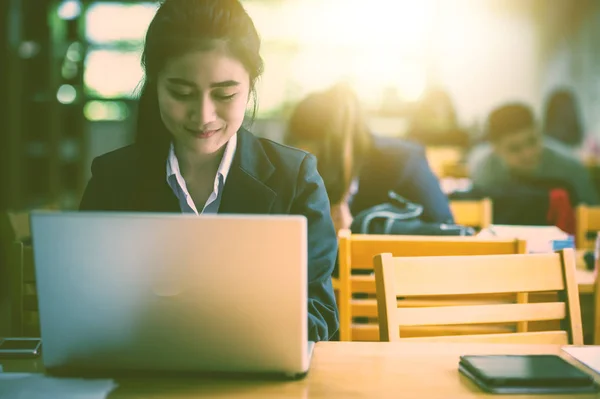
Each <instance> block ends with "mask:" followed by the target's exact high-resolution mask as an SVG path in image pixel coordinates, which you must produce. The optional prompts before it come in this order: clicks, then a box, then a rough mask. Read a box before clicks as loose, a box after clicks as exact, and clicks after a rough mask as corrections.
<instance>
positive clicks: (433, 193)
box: [397, 151, 454, 223]
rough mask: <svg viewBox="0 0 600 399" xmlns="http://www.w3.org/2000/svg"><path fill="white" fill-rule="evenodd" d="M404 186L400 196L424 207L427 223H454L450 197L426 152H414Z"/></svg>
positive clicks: (423, 217)
mask: <svg viewBox="0 0 600 399" xmlns="http://www.w3.org/2000/svg"><path fill="white" fill-rule="evenodd" d="M403 177H404V178H403V184H401V186H400V187H398V188H397V192H398V194H400V195H402V196H405V197H406V198H407V199H409V200H410V201H413V202H415V203H417V204H421V205H422V206H423V215H422V219H423V220H424V221H426V222H437V223H453V222H454V217H453V215H452V211H451V210H450V204H449V203H448V196H447V195H446V194H444V192H443V191H442V188H441V187H440V182H439V180H438V178H437V176H435V175H434V174H433V171H432V170H431V168H430V167H429V163H428V162H427V157H426V156H425V152H424V151H414V152H413V153H412V154H411V155H410V160H409V161H408V162H407V164H406V170H405V171H404V173H403Z"/></svg>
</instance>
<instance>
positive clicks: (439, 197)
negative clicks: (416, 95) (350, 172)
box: [350, 136, 454, 223]
mask: <svg viewBox="0 0 600 399" xmlns="http://www.w3.org/2000/svg"><path fill="white" fill-rule="evenodd" d="M390 190H394V191H395V192H397V193H398V194H400V195H401V196H403V197H404V198H406V199H408V200H409V201H411V202H415V203H418V204H421V205H422V206H423V215H422V216H421V218H422V219H423V220H424V221H427V222H437V223H452V222H453V220H454V218H453V216H452V212H451V211H450V205H449V204H448V197H447V196H446V195H445V194H444V193H443V191H442V189H441V188H440V182H439V180H438V178H437V177H436V176H435V175H434V174H433V172H432V171H431V168H430V167H429V163H428V162H427V157H426V156H425V150H424V149H423V147H422V146H421V145H419V144H416V143H411V142H409V141H405V140H401V139H396V138H387V137H377V136H374V137H373V147H372V149H371V152H370V153H369V154H368V155H367V156H366V159H365V163H364V165H363V167H362V169H361V171H360V175H359V181H358V192H357V193H356V194H355V196H354V198H353V200H352V205H351V207H350V210H351V212H352V214H353V215H356V214H358V213H359V212H361V211H363V210H365V209H368V208H370V207H372V206H375V205H379V204H382V203H385V202H389V200H388V191H390Z"/></svg>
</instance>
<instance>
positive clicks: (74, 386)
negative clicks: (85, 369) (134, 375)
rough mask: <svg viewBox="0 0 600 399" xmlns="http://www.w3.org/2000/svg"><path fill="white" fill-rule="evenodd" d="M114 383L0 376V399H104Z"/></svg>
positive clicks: (37, 376)
mask: <svg viewBox="0 0 600 399" xmlns="http://www.w3.org/2000/svg"><path fill="white" fill-rule="evenodd" d="M116 387H117V384H116V383H115V382H114V381H113V380H110V379H79V378H54V377H48V376H45V375H43V374H39V373H35V374H34V373H0V399H5V398H7V399H8V398H10V399H21V398H27V399H50V398H52V399H54V398H64V399H75V398H85V399H105V398H106V397H107V396H108V395H109V394H110V393H111V392H112V391H113V390H114V389H115V388H116Z"/></svg>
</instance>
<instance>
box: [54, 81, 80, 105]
mask: <svg viewBox="0 0 600 399" xmlns="http://www.w3.org/2000/svg"><path fill="white" fill-rule="evenodd" d="M56 99H57V100H58V102H60V103H61V104H72V103H73V102H74V101H75V100H76V99H77V90H75V88H74V87H73V86H71V85H62V86H60V87H59V88H58V91H57V92H56Z"/></svg>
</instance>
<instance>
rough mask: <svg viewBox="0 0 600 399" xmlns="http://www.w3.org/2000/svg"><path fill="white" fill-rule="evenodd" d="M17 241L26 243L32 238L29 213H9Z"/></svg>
mask: <svg viewBox="0 0 600 399" xmlns="http://www.w3.org/2000/svg"><path fill="white" fill-rule="evenodd" d="M7 214H8V220H9V221H10V225H11V227H12V230H13V236H14V240H15V241H25V240H27V239H29V238H30V237H31V231H30V228H29V212H7Z"/></svg>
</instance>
